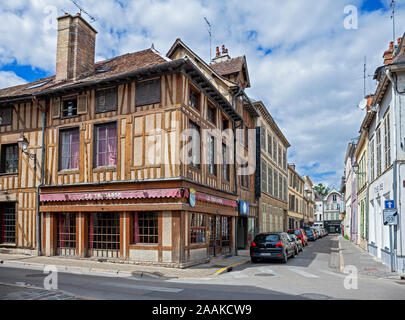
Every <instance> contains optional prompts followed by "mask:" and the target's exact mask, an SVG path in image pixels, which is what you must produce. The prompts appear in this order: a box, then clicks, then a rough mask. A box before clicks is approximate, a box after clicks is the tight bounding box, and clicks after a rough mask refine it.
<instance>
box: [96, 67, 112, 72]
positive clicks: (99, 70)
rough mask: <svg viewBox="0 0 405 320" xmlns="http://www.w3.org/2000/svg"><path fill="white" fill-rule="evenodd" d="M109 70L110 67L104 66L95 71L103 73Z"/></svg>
mask: <svg viewBox="0 0 405 320" xmlns="http://www.w3.org/2000/svg"><path fill="white" fill-rule="evenodd" d="M111 70H112V68H111V67H105V68H100V69H97V70H96V73H105V72H108V71H111Z"/></svg>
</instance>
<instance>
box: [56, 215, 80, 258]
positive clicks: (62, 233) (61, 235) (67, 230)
mask: <svg viewBox="0 0 405 320" xmlns="http://www.w3.org/2000/svg"><path fill="white" fill-rule="evenodd" d="M56 228H57V248H56V253H57V254H58V255H60V256H74V255H76V214H75V213H59V214H57V227H56Z"/></svg>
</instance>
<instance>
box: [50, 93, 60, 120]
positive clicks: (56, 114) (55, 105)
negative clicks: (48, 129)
mask: <svg viewBox="0 0 405 320" xmlns="http://www.w3.org/2000/svg"><path fill="white" fill-rule="evenodd" d="M60 101H61V100H60V98H53V101H52V118H53V119H55V118H60Z"/></svg>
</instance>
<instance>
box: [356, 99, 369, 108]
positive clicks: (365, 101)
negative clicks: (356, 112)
mask: <svg viewBox="0 0 405 320" xmlns="http://www.w3.org/2000/svg"><path fill="white" fill-rule="evenodd" d="M358 107H359V108H360V109H361V110H364V109H365V108H366V107H367V99H363V100H361V101H360V103H359V105H358Z"/></svg>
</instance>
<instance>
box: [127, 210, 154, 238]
mask: <svg viewBox="0 0 405 320" xmlns="http://www.w3.org/2000/svg"><path fill="white" fill-rule="evenodd" d="M158 232H159V220H158V214H157V213H156V212H135V213H134V223H133V233H132V234H133V243H147V244H158V243H159V233H158Z"/></svg>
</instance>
